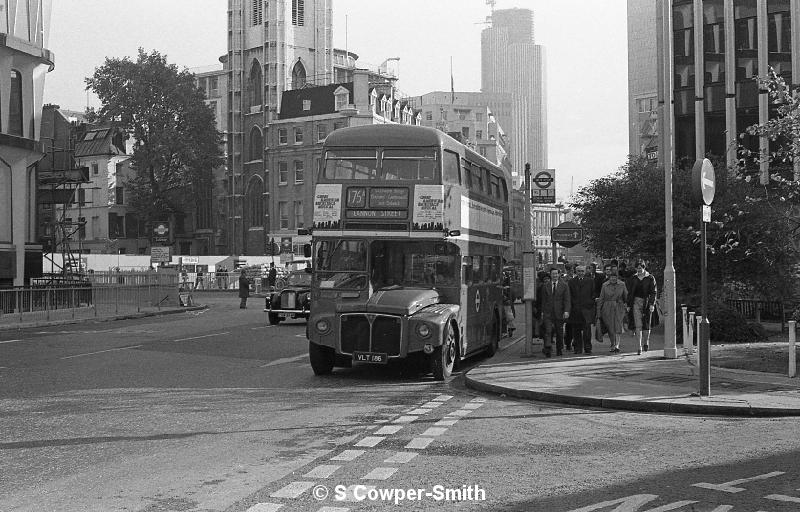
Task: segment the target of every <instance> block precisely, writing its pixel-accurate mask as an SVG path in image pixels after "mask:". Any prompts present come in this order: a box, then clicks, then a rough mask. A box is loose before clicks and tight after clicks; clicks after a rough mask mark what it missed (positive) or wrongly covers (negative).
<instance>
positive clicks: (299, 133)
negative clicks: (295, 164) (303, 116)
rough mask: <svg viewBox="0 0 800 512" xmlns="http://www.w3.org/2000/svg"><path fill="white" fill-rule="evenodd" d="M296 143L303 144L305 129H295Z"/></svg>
mask: <svg viewBox="0 0 800 512" xmlns="http://www.w3.org/2000/svg"><path fill="white" fill-rule="evenodd" d="M294 143H295V144H302V143H303V129H302V128H295V129H294Z"/></svg>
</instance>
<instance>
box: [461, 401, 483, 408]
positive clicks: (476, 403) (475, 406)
mask: <svg viewBox="0 0 800 512" xmlns="http://www.w3.org/2000/svg"><path fill="white" fill-rule="evenodd" d="M482 405H483V404H482V403H479V402H475V403H472V402H470V403H466V404H464V405H462V406H461V408H462V409H473V410H474V409H477V408H478V407H480V406H482Z"/></svg>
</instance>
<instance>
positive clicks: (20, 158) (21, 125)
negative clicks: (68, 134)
mask: <svg viewBox="0 0 800 512" xmlns="http://www.w3.org/2000/svg"><path fill="white" fill-rule="evenodd" d="M51 3H52V2H51V1H50V0H17V1H9V0H2V1H0V105H3V108H2V109H0V287H6V286H12V285H13V286H22V285H24V284H26V283H28V282H29V279H30V278H31V277H38V276H40V275H41V273H42V246H41V245H40V244H39V241H38V234H37V224H38V223H37V221H36V208H37V206H36V194H37V176H36V167H35V164H36V162H38V161H39V160H41V158H42V157H43V156H44V153H43V152H42V148H41V144H40V129H41V120H42V99H43V95H44V81H45V80H44V79H45V75H46V74H47V72H48V71H50V70H52V69H53V62H54V60H53V56H52V55H51V53H50V51H49V50H48V49H47V48H46V46H47V40H48V34H49V31H50V11H51Z"/></svg>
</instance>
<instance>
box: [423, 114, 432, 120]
mask: <svg viewBox="0 0 800 512" xmlns="http://www.w3.org/2000/svg"><path fill="white" fill-rule="evenodd" d="M425 120H426V121H433V112H425Z"/></svg>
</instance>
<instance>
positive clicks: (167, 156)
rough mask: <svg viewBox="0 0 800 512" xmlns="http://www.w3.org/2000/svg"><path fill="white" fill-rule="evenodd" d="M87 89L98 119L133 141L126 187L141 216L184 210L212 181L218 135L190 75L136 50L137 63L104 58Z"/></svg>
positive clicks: (154, 216)
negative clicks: (97, 102) (96, 104)
mask: <svg viewBox="0 0 800 512" xmlns="http://www.w3.org/2000/svg"><path fill="white" fill-rule="evenodd" d="M86 86H87V89H91V90H92V91H93V92H94V93H95V94H96V95H97V96H98V98H99V99H100V102H101V104H102V106H101V108H100V109H99V111H98V112H97V113H96V114H97V117H98V119H99V120H100V121H108V122H113V123H115V124H116V125H117V126H119V127H121V128H122V129H124V130H126V132H127V133H128V134H129V135H130V137H132V139H133V141H134V142H133V153H132V156H131V167H132V169H133V170H134V171H135V176H134V177H133V178H132V179H130V180H129V181H128V183H127V186H128V187H129V189H130V191H131V201H130V203H131V205H132V207H133V209H134V210H136V211H137V212H138V213H139V214H140V216H141V217H142V218H143V219H145V220H156V219H164V218H167V217H169V216H171V215H174V214H180V213H183V212H185V211H187V210H188V209H189V208H191V206H192V205H193V202H192V201H193V198H195V197H198V193H199V192H200V191H202V190H208V188H210V187H212V186H213V180H212V169H213V168H214V167H215V166H217V165H220V164H221V163H222V154H221V149H220V143H221V136H220V134H219V132H217V130H216V126H215V120H214V113H213V111H212V110H211V109H210V108H209V107H208V106H207V105H206V104H205V102H204V98H205V96H204V93H203V91H202V90H201V89H199V88H198V87H197V86H196V85H195V81H194V76H193V75H192V74H191V73H189V72H188V71H187V70H185V69H184V70H183V71H179V70H178V68H177V66H176V65H174V64H169V63H167V59H166V56H162V55H161V54H160V53H158V52H157V51H152V52H151V53H146V52H145V51H144V50H143V49H141V48H140V49H139V55H138V58H137V59H136V62H133V61H131V60H130V59H129V58H128V57H125V58H122V59H117V58H106V61H105V63H104V64H103V65H102V66H100V67H98V68H97V69H95V71H94V74H93V75H92V76H91V77H89V78H87V79H86Z"/></svg>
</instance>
